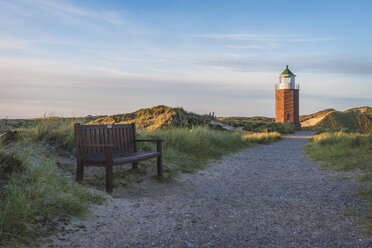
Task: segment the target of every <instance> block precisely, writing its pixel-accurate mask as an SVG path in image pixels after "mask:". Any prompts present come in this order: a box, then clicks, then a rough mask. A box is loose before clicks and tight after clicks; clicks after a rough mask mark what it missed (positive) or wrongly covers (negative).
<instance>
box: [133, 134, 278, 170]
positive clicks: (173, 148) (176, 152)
mask: <svg viewBox="0 0 372 248" xmlns="http://www.w3.org/2000/svg"><path fill="white" fill-rule="evenodd" d="M140 136H142V137H144V138H150V137H152V138H161V139H164V140H165V142H164V150H163V152H164V156H163V157H164V160H165V165H166V166H167V167H168V169H169V170H170V171H171V172H173V173H174V172H175V171H182V172H194V171H195V170H196V169H199V168H202V167H203V166H204V165H205V164H206V163H207V162H208V161H209V160H211V159H219V158H221V157H222V156H223V155H226V154H229V153H232V152H236V151H238V150H240V149H242V148H244V147H250V146H253V145H256V144H267V143H269V142H273V141H276V140H279V139H280V138H281V136H280V134H279V133H269V134H265V133H262V134H249V133H245V132H228V131H220V130H214V129H210V128H208V127H194V128H191V129H188V128H168V129H157V130H153V131H142V132H140ZM146 146H147V147H146ZM142 148H144V149H149V145H147V144H146V145H143V147H142Z"/></svg>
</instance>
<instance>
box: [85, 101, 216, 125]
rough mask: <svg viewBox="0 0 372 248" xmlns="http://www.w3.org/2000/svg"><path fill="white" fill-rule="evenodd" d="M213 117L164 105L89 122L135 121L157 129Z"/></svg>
mask: <svg viewBox="0 0 372 248" xmlns="http://www.w3.org/2000/svg"><path fill="white" fill-rule="evenodd" d="M212 119H214V117H213V116H210V115H198V114H195V113H191V112H187V111H185V110H184V109H183V108H172V107H167V106H164V105H160V106H155V107H152V108H144V109H140V110H137V111H136V112H133V113H129V114H117V115H111V116H106V117H103V118H98V119H96V120H94V121H91V122H89V124H125V123H132V122H134V123H136V126H137V127H140V128H141V127H142V128H146V129H151V130H153V129H157V128H161V127H169V126H183V127H192V126H199V125H202V124H206V123H208V122H209V121H210V120H212Z"/></svg>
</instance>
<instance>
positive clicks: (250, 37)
mask: <svg viewBox="0 0 372 248" xmlns="http://www.w3.org/2000/svg"><path fill="white" fill-rule="evenodd" d="M193 36H194V37H199V38H207V39H217V40H230V41H286V42H315V41H328V40H333V39H334V38H331V37H315V38H314V37H306V36H303V35H298V34H199V35H193Z"/></svg>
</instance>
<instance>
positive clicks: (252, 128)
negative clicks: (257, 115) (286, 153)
mask: <svg viewBox="0 0 372 248" xmlns="http://www.w3.org/2000/svg"><path fill="white" fill-rule="evenodd" d="M221 120H222V122H224V123H226V124H228V125H231V126H233V127H241V128H243V130H244V131H247V132H265V131H266V129H268V130H270V131H272V132H278V133H281V134H289V133H294V132H296V130H297V129H296V127H295V126H294V125H293V124H292V123H281V122H270V121H247V120H245V119H221Z"/></svg>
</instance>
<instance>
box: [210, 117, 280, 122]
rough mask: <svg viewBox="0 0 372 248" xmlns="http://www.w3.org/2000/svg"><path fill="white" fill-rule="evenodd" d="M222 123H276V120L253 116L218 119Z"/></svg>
mask: <svg viewBox="0 0 372 248" xmlns="http://www.w3.org/2000/svg"><path fill="white" fill-rule="evenodd" d="M217 119H218V120H220V121H245V122H248V121H264V122H275V118H270V117H265V116H253V117H218V118H217Z"/></svg>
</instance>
